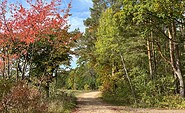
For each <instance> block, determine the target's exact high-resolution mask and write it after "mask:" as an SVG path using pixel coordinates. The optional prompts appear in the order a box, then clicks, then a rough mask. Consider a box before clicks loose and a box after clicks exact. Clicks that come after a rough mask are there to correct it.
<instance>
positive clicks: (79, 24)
mask: <svg viewBox="0 0 185 113" xmlns="http://www.w3.org/2000/svg"><path fill="white" fill-rule="evenodd" d="M83 20H84V18H80V17H77V16H75V17H70V18H69V24H70V25H71V26H70V29H69V31H73V30H75V29H77V28H79V29H80V31H81V32H84V31H85V26H84V25H83Z"/></svg>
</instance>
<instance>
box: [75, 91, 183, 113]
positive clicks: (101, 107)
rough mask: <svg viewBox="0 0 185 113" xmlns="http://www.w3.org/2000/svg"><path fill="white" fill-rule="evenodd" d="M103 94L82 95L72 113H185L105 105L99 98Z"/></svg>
mask: <svg viewBox="0 0 185 113" xmlns="http://www.w3.org/2000/svg"><path fill="white" fill-rule="evenodd" d="M100 96H101V92H99V91H94V92H89V93H83V94H80V95H79V96H78V97H77V98H78V100H77V102H78V106H77V109H76V110H75V111H74V112H72V113H185V110H157V109H143V108H129V107H125V106H111V105H108V104H105V103H104V102H103V101H102V100H101V99H100V98H99V97H100Z"/></svg>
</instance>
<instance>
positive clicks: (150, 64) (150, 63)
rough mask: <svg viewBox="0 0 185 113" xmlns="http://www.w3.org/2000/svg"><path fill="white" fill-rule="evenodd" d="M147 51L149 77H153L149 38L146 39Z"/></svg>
mask: <svg viewBox="0 0 185 113" xmlns="http://www.w3.org/2000/svg"><path fill="white" fill-rule="evenodd" d="M147 51H148V66H149V72H150V78H151V79H153V70H152V57H151V48H150V41H149V38H148V39H147Z"/></svg>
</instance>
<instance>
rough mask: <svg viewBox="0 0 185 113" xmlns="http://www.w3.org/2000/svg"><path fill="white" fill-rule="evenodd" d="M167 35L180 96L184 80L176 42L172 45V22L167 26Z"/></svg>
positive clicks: (173, 27)
mask: <svg viewBox="0 0 185 113" xmlns="http://www.w3.org/2000/svg"><path fill="white" fill-rule="evenodd" d="M168 35H169V48H170V59H171V66H172V68H173V71H174V74H175V76H177V78H178V81H179V92H180V95H181V97H184V81H183V76H182V72H181V67H180V59H179V47H178V43H176V47H175V46H174V45H175V43H174V39H175V38H176V27H175V23H174V22H173V23H172V24H171V26H169V30H168ZM175 50H176V52H177V54H176V57H175Z"/></svg>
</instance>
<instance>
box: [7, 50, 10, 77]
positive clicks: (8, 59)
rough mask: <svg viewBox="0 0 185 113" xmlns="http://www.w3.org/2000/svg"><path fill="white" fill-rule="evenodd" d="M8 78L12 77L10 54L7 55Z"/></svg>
mask: <svg viewBox="0 0 185 113" xmlns="http://www.w3.org/2000/svg"><path fill="white" fill-rule="evenodd" d="M7 76H8V77H10V57H9V53H7Z"/></svg>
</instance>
